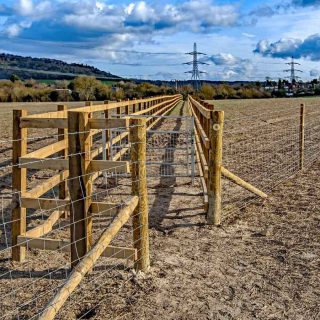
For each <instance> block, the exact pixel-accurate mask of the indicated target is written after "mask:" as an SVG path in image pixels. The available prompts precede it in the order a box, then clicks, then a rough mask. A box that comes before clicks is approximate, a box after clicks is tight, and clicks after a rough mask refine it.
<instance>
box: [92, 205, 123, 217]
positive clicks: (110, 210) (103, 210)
mask: <svg viewBox="0 0 320 320" xmlns="http://www.w3.org/2000/svg"><path fill="white" fill-rule="evenodd" d="M121 208H122V205H119V204H116V203H107V202H92V203H91V212H92V213H93V214H99V215H103V216H104V217H108V216H109V217H113V216H114V215H116V214H117V213H118V212H119V210H120V209H121Z"/></svg>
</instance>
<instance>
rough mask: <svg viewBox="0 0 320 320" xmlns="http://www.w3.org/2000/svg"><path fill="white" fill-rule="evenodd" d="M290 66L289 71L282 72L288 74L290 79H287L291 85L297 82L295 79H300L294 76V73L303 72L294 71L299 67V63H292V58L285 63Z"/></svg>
mask: <svg viewBox="0 0 320 320" xmlns="http://www.w3.org/2000/svg"><path fill="white" fill-rule="evenodd" d="M286 64H287V65H289V66H290V69H288V70H284V72H290V77H287V78H289V79H290V81H291V83H294V82H296V81H297V79H300V77H298V76H296V72H303V71H301V70H298V69H296V65H299V66H300V63H298V62H294V58H293V57H292V60H291V62H288V63H286Z"/></svg>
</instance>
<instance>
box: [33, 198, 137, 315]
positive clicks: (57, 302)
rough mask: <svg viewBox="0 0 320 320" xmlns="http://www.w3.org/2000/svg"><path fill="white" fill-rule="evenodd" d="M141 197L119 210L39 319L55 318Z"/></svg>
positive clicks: (133, 199)
mask: <svg viewBox="0 0 320 320" xmlns="http://www.w3.org/2000/svg"><path fill="white" fill-rule="evenodd" d="M138 201H139V198H138V197H133V198H132V199H131V201H130V202H129V203H128V204H127V205H126V206H125V207H124V208H123V209H122V210H121V211H120V212H119V214H118V215H117V217H116V218H115V219H114V220H113V221H112V223H111V224H110V226H109V227H108V228H107V229H106V231H104V232H103V234H102V235H101V237H100V238H99V240H98V241H97V243H96V244H95V245H94V247H93V248H92V249H91V250H90V252H88V254H87V255H86V256H85V257H83V259H82V260H81V262H80V263H79V265H78V266H77V268H74V269H73V271H72V273H71V274H70V276H69V278H68V279H67V281H66V282H65V284H64V285H63V286H62V287H61V288H60V289H59V291H58V292H57V294H56V295H55V296H54V298H53V299H52V300H51V301H50V302H49V303H48V305H47V306H46V307H45V308H44V311H43V312H42V314H41V315H40V317H39V320H53V319H54V318H55V316H56V314H57V313H58V312H59V310H60V309H61V308H62V306H63V305H64V303H65V302H66V300H67V299H68V298H69V297H70V295H71V294H72V292H73V291H74V290H75V289H76V288H77V286H78V285H79V283H80V282H81V281H82V280H83V278H84V277H85V275H86V274H87V273H88V272H89V271H90V270H91V269H92V268H93V267H94V265H95V263H96V262H97V260H98V259H99V258H100V257H101V255H102V254H103V252H104V251H105V250H106V249H107V247H108V246H109V244H110V242H111V241H112V239H113V238H114V237H115V236H116V235H117V233H118V232H119V230H120V229H121V228H122V226H123V225H124V224H125V223H126V222H127V221H128V219H129V218H130V216H131V215H132V213H133V212H134V210H135V208H136V207H137V205H138Z"/></svg>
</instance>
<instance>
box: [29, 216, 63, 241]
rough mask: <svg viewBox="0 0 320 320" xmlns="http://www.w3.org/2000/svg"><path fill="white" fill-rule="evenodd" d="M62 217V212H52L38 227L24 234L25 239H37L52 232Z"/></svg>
mask: <svg viewBox="0 0 320 320" xmlns="http://www.w3.org/2000/svg"><path fill="white" fill-rule="evenodd" d="M63 215H64V212H61V211H54V212H52V213H51V214H50V216H49V217H48V218H47V219H46V220H45V221H44V222H43V223H42V224H41V225H40V226H37V227H35V228H33V229H31V230H28V231H27V232H26V234H25V235H26V237H32V238H35V237H36V238H38V237H42V236H44V235H46V234H47V233H49V232H51V231H52V228H53V226H54V225H55V224H56V223H57V221H59V219H60V218H61V217H62V216H63Z"/></svg>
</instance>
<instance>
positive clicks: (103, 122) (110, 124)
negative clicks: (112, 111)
mask: <svg viewBox="0 0 320 320" xmlns="http://www.w3.org/2000/svg"><path fill="white" fill-rule="evenodd" d="M89 124H90V128H91V129H116V128H127V127H128V126H129V119H125V118H122V119H89Z"/></svg>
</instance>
